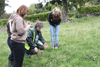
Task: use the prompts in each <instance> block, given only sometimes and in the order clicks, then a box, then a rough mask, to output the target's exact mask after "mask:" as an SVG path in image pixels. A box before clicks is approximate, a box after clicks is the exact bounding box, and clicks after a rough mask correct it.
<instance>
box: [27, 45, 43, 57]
mask: <svg viewBox="0 0 100 67" xmlns="http://www.w3.org/2000/svg"><path fill="white" fill-rule="evenodd" d="M37 48H38V49H40V50H44V46H42V45H38V44H37ZM26 53H27V54H28V55H32V54H37V53H36V52H35V51H34V47H32V46H30V49H29V50H26Z"/></svg>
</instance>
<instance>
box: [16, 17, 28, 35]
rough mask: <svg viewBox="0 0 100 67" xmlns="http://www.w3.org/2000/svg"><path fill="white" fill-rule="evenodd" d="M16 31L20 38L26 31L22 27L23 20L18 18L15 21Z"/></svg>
mask: <svg viewBox="0 0 100 67" xmlns="http://www.w3.org/2000/svg"><path fill="white" fill-rule="evenodd" d="M15 22H16V31H17V34H18V35H19V36H22V35H24V34H25V33H26V31H27V29H26V28H25V27H24V20H23V19H22V18H20V17H18V18H17V19H16V21H15Z"/></svg>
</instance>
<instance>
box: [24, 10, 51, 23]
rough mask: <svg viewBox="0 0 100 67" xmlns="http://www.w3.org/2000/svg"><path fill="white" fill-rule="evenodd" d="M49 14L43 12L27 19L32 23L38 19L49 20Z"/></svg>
mask: <svg viewBox="0 0 100 67" xmlns="http://www.w3.org/2000/svg"><path fill="white" fill-rule="evenodd" d="M49 13H50V11H49V12H43V13H39V14H32V15H27V16H26V17H25V19H26V20H30V21H35V20H37V19H39V20H46V19H47V18H48V15H49Z"/></svg>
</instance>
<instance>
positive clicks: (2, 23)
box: [0, 19, 8, 26]
mask: <svg viewBox="0 0 100 67" xmlns="http://www.w3.org/2000/svg"><path fill="white" fill-rule="evenodd" d="M7 21H8V19H1V20H0V26H4V25H6V24H7Z"/></svg>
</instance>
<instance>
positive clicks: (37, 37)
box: [25, 21, 48, 58]
mask: <svg viewBox="0 0 100 67" xmlns="http://www.w3.org/2000/svg"><path fill="white" fill-rule="evenodd" d="M42 27H43V23H42V22H41V21H37V23H36V24H35V27H34V26H32V27H31V28H30V29H29V32H28V34H27V39H26V41H27V44H28V45H29V47H30V48H29V50H26V56H27V57H28V58H29V57H30V56H31V55H33V54H37V53H38V49H40V50H44V47H45V48H47V47H48V45H47V43H46V41H45V40H44V38H43V37H42V33H41V28H42ZM40 42H41V44H40ZM43 44H44V46H43ZM25 46H26V45H25ZM26 48H27V46H26Z"/></svg>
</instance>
